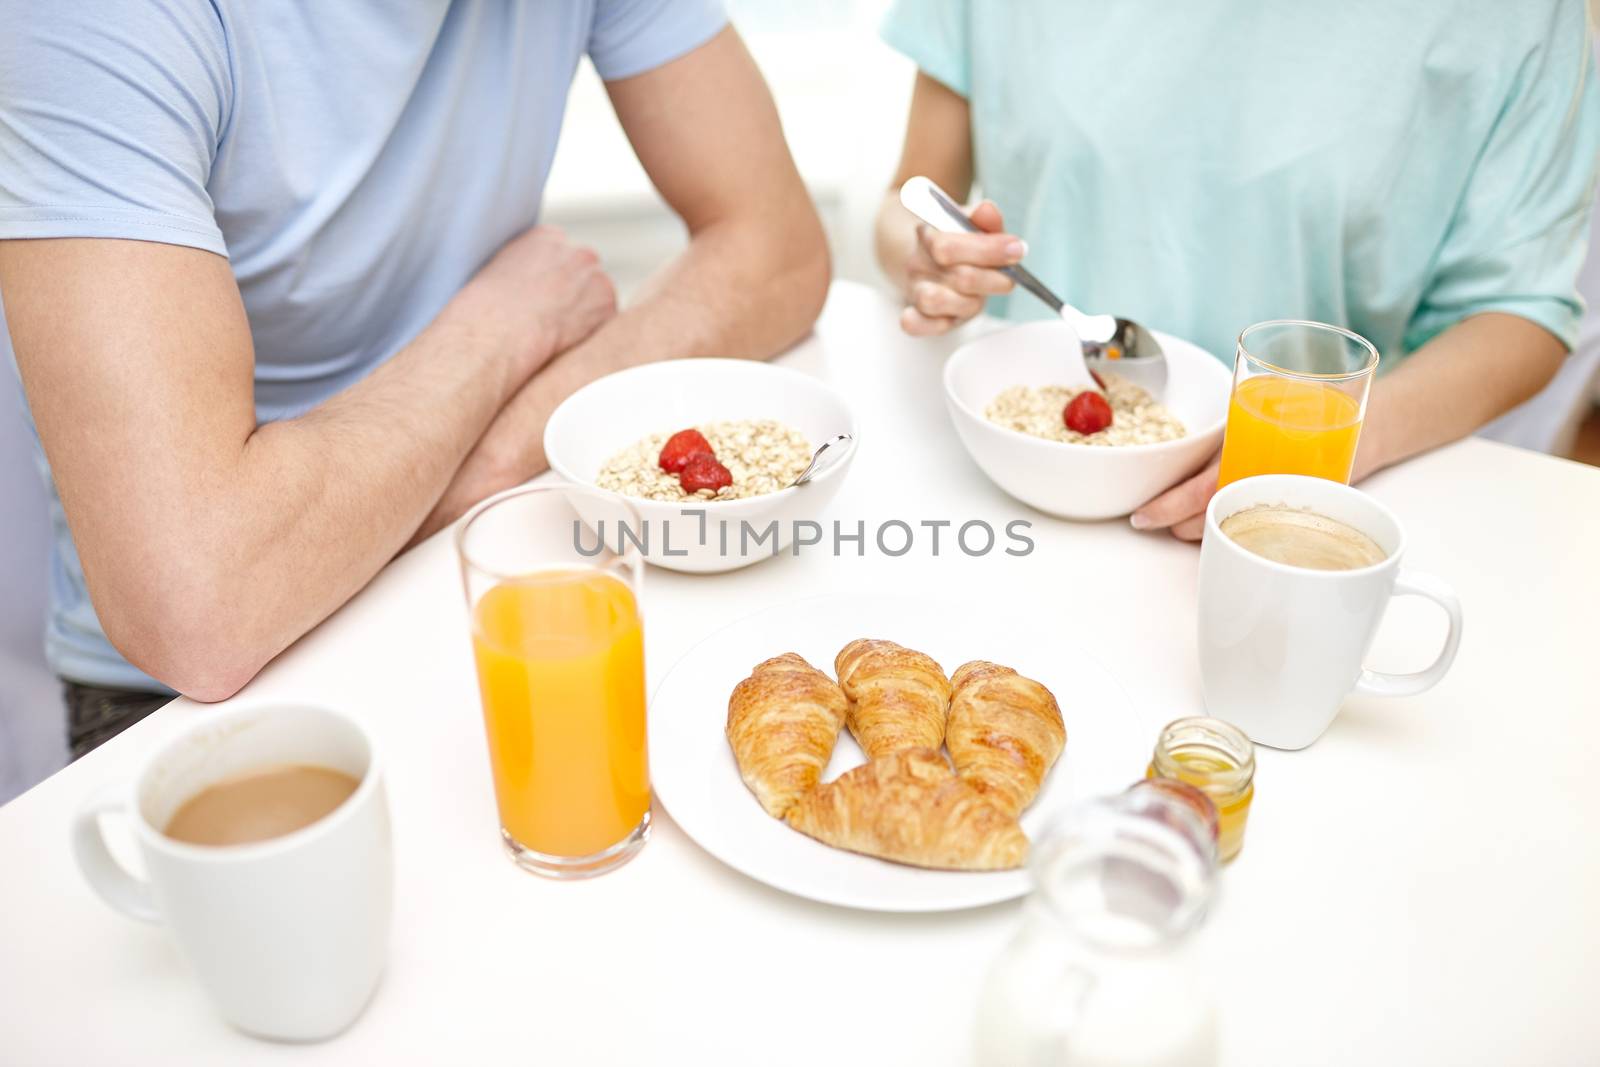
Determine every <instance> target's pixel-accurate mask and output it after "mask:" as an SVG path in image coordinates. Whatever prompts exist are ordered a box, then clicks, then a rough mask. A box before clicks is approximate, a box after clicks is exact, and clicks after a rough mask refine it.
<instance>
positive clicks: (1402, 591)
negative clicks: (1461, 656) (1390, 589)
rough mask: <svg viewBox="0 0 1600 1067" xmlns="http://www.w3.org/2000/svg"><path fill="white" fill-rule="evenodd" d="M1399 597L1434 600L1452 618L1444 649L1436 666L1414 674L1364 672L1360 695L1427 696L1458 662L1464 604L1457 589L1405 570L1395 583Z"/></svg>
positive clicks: (1358, 686) (1429, 576)
mask: <svg viewBox="0 0 1600 1067" xmlns="http://www.w3.org/2000/svg"><path fill="white" fill-rule="evenodd" d="M1394 595H1395V596H1420V597H1425V598H1427V599H1428V600H1431V601H1433V602H1434V603H1435V604H1437V605H1439V606H1440V607H1441V608H1443V609H1444V610H1445V614H1446V615H1449V616H1450V633H1449V634H1448V635H1446V637H1445V639H1444V648H1443V649H1442V650H1440V652H1439V658H1438V659H1436V660H1434V661H1433V665H1432V666H1430V667H1428V668H1426V669H1424V670H1420V671H1416V672H1414V673H1412V674H1385V673H1384V672H1383V671H1373V670H1366V669H1363V670H1362V672H1361V677H1360V678H1359V679H1358V680H1357V681H1356V692H1358V693H1365V694H1368V695H1369V696H1380V697H1409V696H1415V695H1416V694H1418V693H1423V692H1426V691H1428V690H1429V689H1432V688H1433V687H1434V686H1436V685H1438V684H1439V682H1440V681H1441V680H1442V679H1443V678H1444V676H1445V672H1446V671H1448V670H1449V669H1450V665H1451V664H1452V663H1454V662H1455V659H1456V649H1458V648H1459V647H1460V646H1461V601H1459V600H1457V599H1456V593H1455V590H1454V589H1451V588H1450V587H1449V586H1448V585H1446V584H1445V583H1444V582H1442V581H1440V580H1439V579H1438V578H1435V577H1434V576H1433V575H1431V574H1420V573H1418V572H1416V571H1401V572H1400V576H1399V577H1398V578H1396V579H1395V583H1394Z"/></svg>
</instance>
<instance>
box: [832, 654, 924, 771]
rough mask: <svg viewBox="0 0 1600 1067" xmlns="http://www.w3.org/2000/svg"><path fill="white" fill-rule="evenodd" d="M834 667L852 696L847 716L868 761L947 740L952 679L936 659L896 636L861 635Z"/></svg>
mask: <svg viewBox="0 0 1600 1067" xmlns="http://www.w3.org/2000/svg"><path fill="white" fill-rule="evenodd" d="M833 667H834V671H835V672H836V673H837V674H838V675H839V686H840V688H842V689H843V690H844V692H845V695H846V696H848V697H849V698H850V711H849V714H848V715H847V717H846V719H845V721H846V722H847V723H848V724H849V726H850V732H851V733H852V734H854V735H855V738H856V741H857V742H859V743H860V745H861V747H862V749H863V750H864V751H865V752H866V754H867V758H868V759H869V760H871V759H877V758H878V757H879V756H888V755H893V754H894V753H896V752H899V751H901V750H903V749H907V748H932V749H937V748H938V747H939V745H940V744H942V743H943V741H944V717H945V713H946V712H947V711H948V710H949V708H950V681H949V679H947V678H945V676H944V670H943V668H941V667H940V666H939V665H938V664H937V663H935V662H934V661H933V660H932V659H930V658H928V657H927V656H924V655H923V654H922V653H921V652H915V651H912V650H911V649H909V648H904V647H902V646H900V645H897V644H895V643H894V642H893V641H875V640H869V639H861V640H857V641H851V642H850V643H849V644H848V645H845V646H844V648H843V649H841V650H840V651H839V655H838V658H836V659H835V660H834V662H833Z"/></svg>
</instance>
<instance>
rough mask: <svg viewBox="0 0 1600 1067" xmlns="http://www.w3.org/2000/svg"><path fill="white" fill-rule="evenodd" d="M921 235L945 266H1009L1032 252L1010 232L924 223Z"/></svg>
mask: <svg viewBox="0 0 1600 1067" xmlns="http://www.w3.org/2000/svg"><path fill="white" fill-rule="evenodd" d="M917 236H918V238H919V240H920V242H921V244H922V247H923V248H925V249H926V250H927V252H928V258H929V259H931V260H933V262H934V263H936V264H937V265H938V266H939V267H941V268H944V269H949V268H950V267H957V266H960V265H962V264H970V265H971V266H974V267H1009V266H1011V265H1012V264H1013V263H1019V262H1021V261H1022V257H1023V256H1025V255H1027V254H1028V246H1027V245H1026V244H1024V243H1023V242H1022V239H1021V238H1019V237H1013V236H1012V235H1011V234H1009V233H941V232H939V231H938V230H935V229H933V228H932V227H931V226H926V225H924V226H922V227H919V228H918V230H917Z"/></svg>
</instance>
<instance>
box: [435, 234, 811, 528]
mask: <svg viewBox="0 0 1600 1067" xmlns="http://www.w3.org/2000/svg"><path fill="white" fill-rule="evenodd" d="M827 282H828V264H827V251H826V247H825V246H822V245H821V244H820V242H819V241H817V240H813V239H811V235H810V234H809V233H802V234H799V235H797V236H796V239H795V241H792V242H786V241H783V240H775V239H774V237H773V235H772V233H771V231H770V230H765V229H763V228H762V227H761V226H760V225H758V223H757V221H756V220H748V221H739V222H730V223H729V224H727V225H724V226H713V227H708V228H707V229H706V230H703V231H701V232H700V233H698V234H696V235H695V236H694V238H693V240H692V241H691V242H690V245H689V247H688V249H686V250H685V251H684V253H683V254H682V255H680V256H679V257H677V258H676V259H675V260H673V261H672V262H671V263H670V264H668V265H667V267H666V268H664V269H663V270H662V271H660V272H659V273H657V274H656V275H655V276H654V277H652V278H651V279H650V281H649V282H648V283H647V284H646V285H645V287H644V289H643V291H642V292H641V294H640V298H639V300H638V301H637V303H635V304H634V305H633V306H632V307H630V308H629V309H628V310H626V311H624V312H622V313H621V314H619V315H617V316H616V317H615V318H614V319H612V320H611V321H610V322H608V323H606V325H604V326H602V327H601V328H600V329H598V330H596V331H595V332H594V333H593V334H592V335H590V337H589V339H588V340H586V341H584V342H583V343H581V344H579V345H577V346H576V347H574V348H572V349H569V350H568V351H566V352H564V353H562V354H561V355H560V356H558V357H556V358H555V359H553V360H551V361H550V362H549V363H548V364H547V365H546V366H545V367H544V368H543V369H542V370H540V371H539V373H538V374H536V375H534V377H533V379H532V380H531V381H530V382H529V383H528V384H527V385H526V386H524V387H523V388H522V390H521V391H520V392H519V393H518V394H517V395H516V397H515V398H513V399H512V401H511V403H510V404H508V405H507V406H506V408H505V410H504V411H502V412H501V413H500V415H499V417H498V418H496V419H495V421H494V424H493V425H492V426H491V427H490V428H489V431H488V433H487V434H485V435H484V437H483V439H482V440H481V441H480V442H479V443H478V447H477V448H476V449H475V450H474V451H473V453H472V455H471V456H470V457H469V458H468V460H467V463H466V465H465V466H464V467H463V468H462V471H461V473H460V474H459V475H458V476H457V478H456V479H455V481H454V482H452V484H451V486H450V489H449V490H448V491H447V492H446V494H445V496H444V498H443V499H442V500H441V501H440V502H439V506H438V507H437V508H435V509H434V511H433V513H432V514H431V515H429V516H428V519H427V521H426V522H425V523H424V524H423V525H422V527H421V528H420V529H418V530H417V531H416V534H415V536H414V537H413V541H420V540H422V539H423V538H425V537H427V536H428V535H430V534H432V533H434V532H435V531H437V530H439V529H441V528H442V527H444V526H446V525H448V524H449V523H450V522H452V521H454V520H455V519H456V518H457V517H458V516H460V515H461V514H462V513H463V512H464V511H465V510H466V509H467V508H469V507H471V506H472V505H473V504H474V503H476V502H477V501H479V500H481V499H483V498H484V497H486V496H489V495H490V494H492V493H495V492H498V491H499V490H501V489H505V488H508V487H510V486H513V485H517V484H520V483H521V482H524V481H526V480H527V479H529V478H531V477H533V476H534V475H536V474H538V473H539V472H540V471H542V470H544V469H545V466H546V461H545V456H544V437H543V435H544V424H545V421H546V420H547V419H549V417H550V414H551V412H553V411H554V410H555V409H556V407H557V406H558V405H559V404H560V403H561V401H562V400H564V399H565V398H566V397H567V396H569V395H570V394H571V393H572V392H573V391H574V390H576V389H578V388H579V387H581V386H583V385H586V384H587V383H589V382H591V381H594V380H595V379H596V378H600V377H603V376H605V375H607V374H610V373H612V372H613V371H618V370H622V369H624V368H627V367H632V366H637V365H639V364H641V363H648V362H652V361H655V360H665V359H677V358H683V357H688V356H736V357H743V358H753V359H764V358H768V357H770V356H772V355H774V354H776V353H777V352H779V351H782V350H783V349H784V348H786V347H787V346H788V345H790V344H792V343H793V342H794V341H796V340H798V339H799V338H801V337H803V336H804V335H805V333H806V332H807V330H809V329H810V327H811V323H812V322H814V321H815V319H816V317H817V313H818V311H819V310H820V309H821V307H822V302H823V300H824V299H825V298H826V295H827Z"/></svg>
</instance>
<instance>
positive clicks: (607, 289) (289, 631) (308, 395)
mask: <svg viewBox="0 0 1600 1067" xmlns="http://www.w3.org/2000/svg"><path fill="white" fill-rule="evenodd" d="M0 25H4V26H5V27H6V32H5V33H4V34H3V35H0V293H3V294H4V304H5V316H6V323H7V325H8V326H9V336H7V331H6V330H4V329H0V349H7V350H10V349H14V356H15V360H16V363H17V366H18V369H19V371H20V373H21V376H22V381H23V385H24V388H25V390H26V393H27V398H28V403H29V407H30V409H31V413H32V417H33V420H34V424H35V426H36V428H37V431H38V437H39V440H40V442H41V443H42V446H43V455H44V456H45V457H46V458H47V459H48V462H49V465H48V471H49V473H50V475H51V478H52V484H53V488H54V490H55V491H56V493H57V496H56V499H55V501H54V503H55V507H54V509H53V510H54V520H55V530H56V545H55V552H54V555H53V559H52V563H51V567H52V585H51V593H52V604H51V619H50V623H49V629H48V634H47V648H48V652H49V655H50V658H51V662H52V665H53V666H54V668H55V669H56V671H57V673H59V674H60V675H61V676H62V677H63V678H64V679H65V680H66V681H67V682H68V697H69V707H70V708H71V710H72V716H71V718H72V726H73V729H72V733H73V745H74V750H75V752H76V753H81V752H82V751H84V750H86V749H87V748H88V747H92V745H94V744H96V743H98V742H99V741H101V740H103V739H104V738H105V737H107V736H110V735H111V734H112V733H114V732H116V731H117V730H119V729H121V728H122V727H123V726H125V725H126V724H127V723H128V722H129V721H131V720H132V719H134V718H136V717H137V716H138V715H139V714H141V713H144V712H145V711H147V710H149V709H151V708H153V707H154V706H157V705H159V704H160V703H162V702H163V701H164V699H166V695H167V694H170V693H171V692H172V691H177V692H181V693H185V694H187V695H189V696H192V697H195V698H196V699H200V700H218V699H221V698H224V697H227V696H229V695H230V694H232V693H233V692H235V691H236V690H238V689H239V688H240V687H241V686H242V685H244V683H245V682H247V681H248V680H249V679H250V678H251V677H252V676H253V675H254V674H255V673H256V672H257V671H258V670H260V668H261V667H262V665H263V664H265V663H266V662H267V661H268V660H270V659H271V658H272V657H273V656H275V655H277V654H278V653H279V652H281V651H282V650H283V649H284V648H285V647H287V646H288V645H289V644H290V643H291V642H293V641H294V640H295V639H296V638H298V637H299V636H300V635H301V634H303V633H305V632H306V631H307V630H309V629H310V628H311V627H312V626H314V625H316V623H317V622H318V621H319V620H321V619H322V618H324V617H325V616H327V615H328V614H329V613H330V612H332V611H333V610H334V609H335V608H337V607H338V606H339V605H340V604H341V603H343V602H344V601H345V600H346V599H348V598H349V597H350V596H351V595H352V594H354V593H355V592H356V591H357V590H358V589H360V588H361V587H362V585H364V584H365V583H366V582H367V581H368V580H369V579H371V578H372V576H373V575H374V574H375V573H377V571H378V569H379V568H380V567H382V566H383V565H384V563H385V562H386V561H388V560H389V559H390V558H391V557H393V556H394V554H395V553H396V552H398V551H400V549H402V548H403V547H404V546H405V545H407V544H408V543H410V542H413V541H415V540H417V539H418V538H421V537H424V536H426V535H427V534H429V533H431V532H432V531H434V530H437V529H439V528H440V527H441V526H443V525H445V524H446V523H448V522H449V521H451V520H452V519H453V518H455V517H456V516H457V515H459V514H461V513H462V511H464V510H465V509H466V507H467V506H468V505H470V504H471V503H473V502H474V501H476V500H479V499H481V498H483V497H484V496H486V495H488V494H490V493H492V492H494V491H496V490H499V489H502V488H505V487H507V486H510V485H513V484H516V483H518V482H521V481H524V480H526V479H527V478H529V477H531V476H532V475H534V474H536V473H537V472H538V471H539V470H541V469H542V468H543V467H544V457H543V455H542V451H541V447H540V438H541V431H542V428H543V424H544V421H545V419H546V418H547V416H548V415H549V413H550V411H551V410H552V408H553V407H554V406H555V405H556V404H557V403H558V402H559V401H560V400H561V399H562V398H563V397H565V396H566V395H567V394H568V393H570V392H571V391H572V390H573V389H574V388H576V387H577V386H579V385H581V384H583V383H584V382H587V381H589V380H591V379H593V378H596V377H598V376H600V375H603V374H606V373H608V372H610V371H614V370H617V369H619V368H622V367H625V366H628V365H630V364H634V363H639V362H643V361H646V360H655V359H667V358H672V357H677V356H690V355H706V354H718V355H744V356H752V357H765V356H768V355H770V354H772V353H773V352H775V351H777V350H779V349H781V348H782V347H784V346H785V345H787V344H789V343H790V342H792V341H794V340H795V339H797V338H798V337H799V336H801V335H802V334H803V333H804V332H805V331H806V330H807V329H808V328H809V326H810V324H811V322H812V320H813V319H814V318H815V316H816V313H817V311H818V309H819V308H820V306H821V303H822V300H823V297H824V294H825V291H826V287H827V279H828V260H827V250H826V245H825V243H824V240H823V235H822V231H821V227H820V225H819V223H818V220H817V216H816V213H815V211H814V209H813V208H812V206H811V204H810V202H809V200H808V198H807V196H806V192H805V189H804V187H803V185H802V184H801V181H800V178H799V176H798V174H797V173H796V171H795V167H794V163H793V161H792V160H791V158H790V156H789V152H788V150H787V148H786V146H785V144H784V141H783V136H782V132H781V130H780V128H779V124H778V117H777V114H776V112H775V110H774V108H773V105H772V101H771V98H770V96H769V94H768V93H767V90H766V87H765V85H764V84H763V83H762V80H761V76H760V74H759V73H758V71H757V70H756V68H755V66H754V64H753V63H752V62H751V60H750V57H749V55H748V54H747V53H746V51H745V49H744V47H743V45H742V43H741V42H740V40H739V38H738V36H737V34H736V33H735V32H734V31H733V30H732V29H731V28H729V27H728V26H727V23H726V18H725V16H724V14H723V12H722V10H721V7H720V4H719V3H718V2H717V0H570V2H562V3H515V2H512V0H454V2H444V0H427V2H422V3H406V4H393V3H385V2H381V0H344V2H341V3H337V4H331V3H319V2H316V0H292V2H283V3H274V4H252V3H248V2H246V0H141V2H138V3H128V2H127V0H78V2H75V3H70V4H49V5H39V4H33V3H29V2H28V0H0ZM585 54H587V55H588V56H589V57H590V58H591V59H592V60H593V62H594V65H595V68H596V69H597V70H598V72H599V74H600V76H601V78H602V79H604V81H605V82H606V86H607V89H608V92H609V93H610V96H611V101H612V104H613V106H614V107H615V109H616V112H617V115H618V117H619V119H620V120H621V122H622V125H623V127H624V129H625V130H626V132H627V134H628V138H629V140H630V141H631V142H632V144H633V147H634V150H635V152H636V153H637V154H638V156H639V159H640V161H641V162H642V163H643V165H644V168H645V170H646V171H647V172H648V173H649V176H650V178H651V181H652V182H653V183H654V184H655V187H656V188H657V190H658V191H659V192H660V193H661V195H662V196H663V198H665V200H666V201H667V203H668V204H669V205H671V207H672V208H673V209H674V210H675V211H676V212H677V213H678V215H679V216H680V217H681V218H682V219H683V221H684V223H685V225H686V226H687V228H688V231H689V235H690V240H689V244H688V247H687V249H686V250H685V251H684V252H683V253H682V254H681V255H680V256H679V257H678V258H677V259H675V260H674V261H672V262H671V263H670V264H668V265H666V266H665V267H664V268H663V270H662V271H661V273H660V274H659V276H658V277H657V278H656V279H654V281H653V283H652V284H651V285H650V286H649V287H648V289H647V292H646V293H645V295H643V296H642V297H641V298H640V299H639V300H638V301H637V302H636V303H635V304H633V305H632V306H630V307H628V308H627V309H625V310H622V311H618V310H617V308H616V306H615V296H614V292H613V289H612V286H611V283H610V281H609V280H608V279H607V277H606V276H605V274H604V272H603V271H602V269H601V267H600V266H599V264H598V263H597V261H596V258H595V256H594V254H593V253H592V252H591V251H589V250H587V249H583V248H578V247H575V246H574V245H572V244H571V243H570V242H568V241H567V240H566V239H565V238H563V236H562V235H561V234H560V233H559V232H556V231H554V230H551V229H548V228H545V227H539V226H537V225H536V223H537V221H538V217H539V207H540V198H541V194H542V190H543V187H544V182H545V178H546V175H547V174H548V172H549V168H550V161H551V158H552V156H553V154H554V152H555V147H556V139H557V135H558V133H559V132H560V126H561V116H562V112H563V110H564V108H565V104H566V97H567V91H568V88H569V86H570V84H571V81H572V76H573V72H574V70H575V68H576V66H577V63H578V60H579V58H580V57H581V56H583V55H585Z"/></svg>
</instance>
